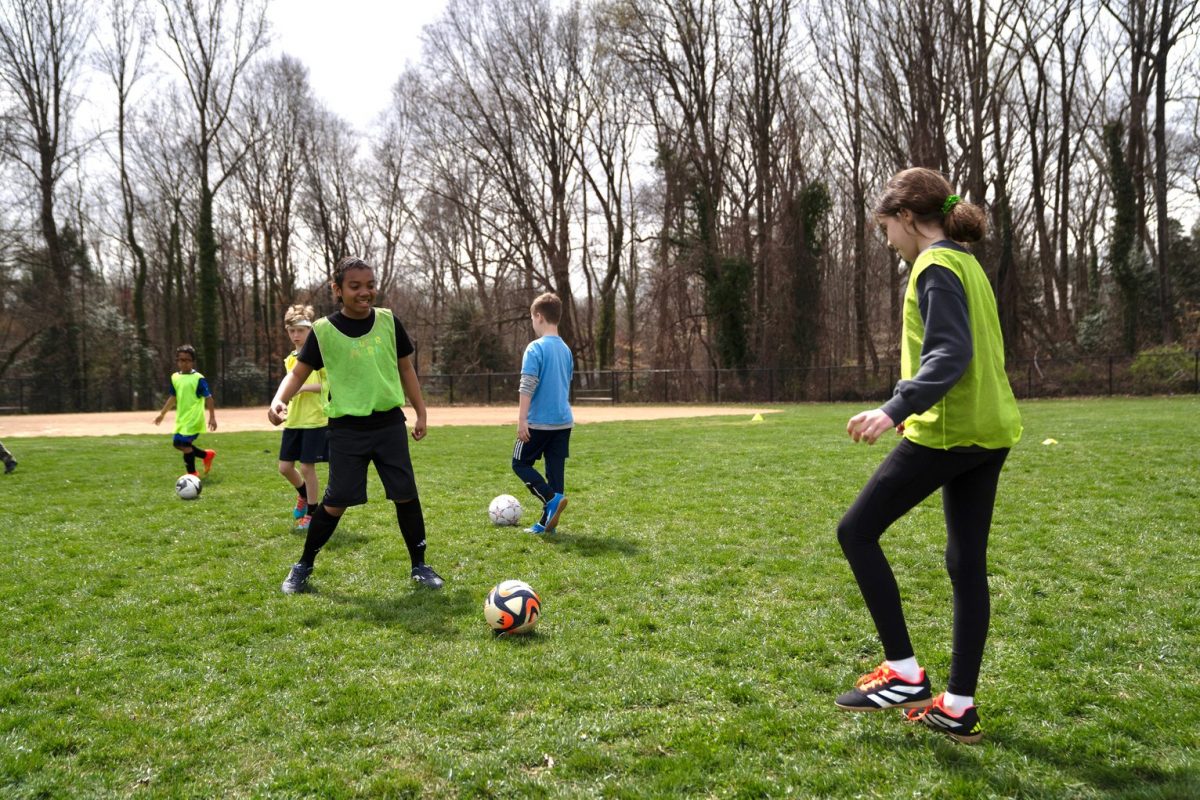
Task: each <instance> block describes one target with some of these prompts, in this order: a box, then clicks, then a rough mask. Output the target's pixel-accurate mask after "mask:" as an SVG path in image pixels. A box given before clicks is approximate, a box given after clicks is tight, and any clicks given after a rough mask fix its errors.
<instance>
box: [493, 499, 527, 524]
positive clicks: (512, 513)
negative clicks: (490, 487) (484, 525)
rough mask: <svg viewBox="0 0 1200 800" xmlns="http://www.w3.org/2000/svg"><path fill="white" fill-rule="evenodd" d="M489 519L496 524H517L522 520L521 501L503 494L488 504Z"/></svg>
mask: <svg viewBox="0 0 1200 800" xmlns="http://www.w3.org/2000/svg"><path fill="white" fill-rule="evenodd" d="M488 519H490V520H491V521H492V523H493V524H496V525H516V524H517V523H519V522H520V521H521V501H520V500H518V499H517V498H515V497H513V496H512V495H511V494H502V495H500V496H499V497H497V498H496V499H495V500H493V501H492V504H491V505H489V506H488Z"/></svg>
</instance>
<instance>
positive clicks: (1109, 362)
mask: <svg viewBox="0 0 1200 800" xmlns="http://www.w3.org/2000/svg"><path fill="white" fill-rule="evenodd" d="M1112 389H1113V387H1112V356H1111V355H1110V356H1109V357H1108V396H1109V397H1112Z"/></svg>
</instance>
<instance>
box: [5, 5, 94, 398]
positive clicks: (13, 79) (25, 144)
mask: <svg viewBox="0 0 1200 800" xmlns="http://www.w3.org/2000/svg"><path fill="white" fill-rule="evenodd" d="M89 26H90V20H89V18H88V17H87V14H86V12H85V6H84V4H83V3H82V2H79V0H11V2H5V3H3V4H0V83H2V84H3V86H4V87H5V88H6V89H7V91H8V92H9V94H11V96H12V98H13V101H14V108H13V111H12V116H13V117H14V119H15V120H16V122H15V124H13V125H12V126H11V127H10V128H9V130H8V135H7V136H5V137H3V138H0V146H2V147H4V156H5V157H6V158H8V159H11V160H12V161H14V162H15V163H17V164H19V165H21V167H22V168H23V169H24V170H25V171H26V172H27V173H28V175H29V177H31V178H32V179H33V183H34V185H35V186H36V187H37V204H38V211H37V214H36V217H37V222H38V226H39V228H40V230H41V234H42V238H43V240H44V241H45V245H46V255H45V257H46V261H47V263H48V265H49V267H50V273H51V275H53V278H54V280H55V282H56V283H57V284H58V286H59V291H60V292H61V295H59V296H63V295H65V296H68V297H70V296H71V295H72V290H71V287H72V285H73V277H72V264H71V262H70V259H69V257H68V254H67V252H66V249H65V247H64V244H63V241H62V238H61V234H60V230H59V221H58V219H57V212H56V208H55V202H56V191H57V188H58V185H59V181H60V179H61V178H62V176H63V174H64V173H65V172H66V171H67V170H68V169H69V168H70V166H71V165H72V164H73V163H75V161H76V160H77V159H78V158H79V157H80V155H81V154H82V148H81V146H80V145H79V144H78V143H77V142H75V141H74V140H73V139H72V136H71V123H72V121H73V118H74V114H75V112H76V109H77V107H78V103H79V98H78V97H77V96H76V95H75V86H76V82H77V81H78V79H79V77H80V70H81V67H82V59H83V56H84V53H85V47H86V43H87V36H88V32H89V30H90V27H89ZM43 311H44V313H45V314H46V316H47V317H48V319H50V320H51V324H50V325H49V326H48V328H49V331H48V335H50V336H52V337H53V338H54V339H56V340H58V341H61V346H60V347H57V348H55V350H56V354H57V355H59V356H60V357H61V359H62V361H63V364H62V366H63V371H64V373H65V374H64V375H63V376H62V379H63V380H65V382H66V388H67V391H66V392H65V395H66V399H67V401H68V404H71V405H73V406H74V407H76V408H80V407H82V404H83V400H84V398H83V394H82V391H83V390H82V382H81V379H80V377H79V375H80V372H79V370H78V366H79V364H78V360H79V352H80V342H79V341H78V334H77V332H76V326H75V324H74V322H75V312H74V310H73V308H72V306H71V304H70V303H65V304H58V305H56V306H55V307H51V306H49V305H47V306H46V307H45V308H44V309H43Z"/></svg>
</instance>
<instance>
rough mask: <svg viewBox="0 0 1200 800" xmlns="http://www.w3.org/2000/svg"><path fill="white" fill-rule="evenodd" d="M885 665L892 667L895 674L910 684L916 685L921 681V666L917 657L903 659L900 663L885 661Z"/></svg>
mask: <svg viewBox="0 0 1200 800" xmlns="http://www.w3.org/2000/svg"><path fill="white" fill-rule="evenodd" d="M883 663H885V664H887V665H888V666H889V667H891V668H892V672H895V673H896V674H897V675H899V676H900V677H901V678H904V680H906V681H908V682H909V683H916V682H917V681H919V680H921V665H920V664H918V663H917V657H916V656H909V657H908V658H902V659H900V660H899V661H884V662H883Z"/></svg>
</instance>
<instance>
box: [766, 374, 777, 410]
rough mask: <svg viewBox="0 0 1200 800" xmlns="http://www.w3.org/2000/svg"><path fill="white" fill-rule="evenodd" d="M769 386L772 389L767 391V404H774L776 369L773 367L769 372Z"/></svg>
mask: <svg viewBox="0 0 1200 800" xmlns="http://www.w3.org/2000/svg"><path fill="white" fill-rule="evenodd" d="M767 386H769V387H770V388H769V389H768V390H767V402H768V403H774V402H775V368H774V367H771V369H770V371H768V372H767Z"/></svg>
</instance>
